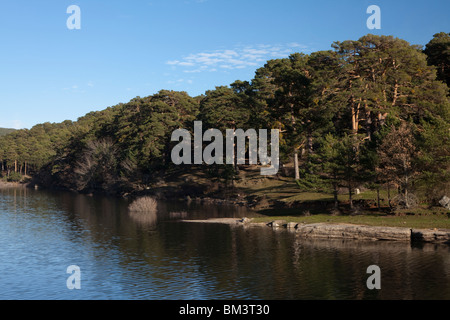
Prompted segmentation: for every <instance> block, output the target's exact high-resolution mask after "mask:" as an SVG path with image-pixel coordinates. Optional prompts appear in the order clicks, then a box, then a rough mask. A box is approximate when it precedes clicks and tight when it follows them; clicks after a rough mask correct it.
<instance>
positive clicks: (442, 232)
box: [182, 218, 450, 244]
mask: <svg viewBox="0 0 450 320" xmlns="http://www.w3.org/2000/svg"><path fill="white" fill-rule="evenodd" d="M182 221H184V222H195V223H219V224H228V225H230V226H246V227H256V226H260V227H264V226H265V227H267V226H269V227H271V228H273V229H279V228H287V229H288V230H289V231H291V232H295V233H296V235H297V236H298V237H299V238H310V239H335V240H336V239H347V240H370V241H403V242H412V241H418V242H429V243H446V244H450V230H449V229H410V228H398V227H376V226H365V225H355V224H327V223H313V224H302V223H295V222H288V223H287V222H286V221H285V220H274V221H272V222H269V223H267V224H266V223H262V222H260V223H256V222H253V221H252V219H249V218H242V219H239V220H237V219H235V218H216V219H207V220H182Z"/></svg>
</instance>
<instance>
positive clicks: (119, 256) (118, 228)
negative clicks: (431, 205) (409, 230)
mask: <svg viewBox="0 0 450 320" xmlns="http://www.w3.org/2000/svg"><path fill="white" fill-rule="evenodd" d="M127 205H128V202H127V201H125V200H123V199H115V198H108V197H99V196H94V197H89V196H84V195H77V194H72V193H65V192H47V191H35V190H28V189H5V190H0V299H3V300H5V299H31V300H33V299H44V300H49V299H89V300H92V299H120V300H128V299H138V300H144V299H152V300H153V299H155V300H163V299H176V300H184V299H189V300H191V299H192V300H194V299H196V300H223V299H227V300H228V299H239V300H241V299H242V300H244V299H252V300H260V299H263V300H294V299H445V300H447V299H450V247H449V246H447V245H430V244H427V245H421V246H418V245H413V246H412V245H411V244H407V243H396V242H362V241H328V240H324V241H323V240H321V241H317V240H301V239H297V238H296V236H295V234H294V233H291V232H289V231H287V230H277V231H274V230H271V229H270V228H243V227H230V226H227V225H214V224H197V223H183V222H179V221H177V220H178V219H180V218H191V219H202V218H206V217H243V216H249V213H248V212H245V210H244V209H237V208H230V207H226V206H200V205H195V204H191V205H189V206H188V205H187V204H176V203H160V207H159V214H158V216H157V217H149V216H148V215H147V216H143V215H130V214H129V213H128V212H127ZM70 265H77V266H79V267H80V270H81V289H80V290H69V289H68V288H67V286H66V280H67V279H68V277H69V276H70V274H68V273H66V271H67V267H68V266H70ZM370 265H378V266H379V267H380V268H381V290H369V289H367V286H366V281H367V278H368V277H369V276H370V275H369V274H367V273H366V270H367V267H368V266H370Z"/></svg>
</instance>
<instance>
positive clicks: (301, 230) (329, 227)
mask: <svg viewBox="0 0 450 320" xmlns="http://www.w3.org/2000/svg"><path fill="white" fill-rule="evenodd" d="M296 232H297V234H298V235H299V236H301V237H305V238H328V239H358V240H391V241H410V239H411V230H410V229H407V228H393V227H372V226H363V225H352V224H325V223H314V224H306V225H298V226H297V230H296Z"/></svg>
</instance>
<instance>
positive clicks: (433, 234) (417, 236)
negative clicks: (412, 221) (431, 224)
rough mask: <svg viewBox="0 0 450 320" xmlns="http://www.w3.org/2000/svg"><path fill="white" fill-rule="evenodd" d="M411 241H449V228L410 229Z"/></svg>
mask: <svg viewBox="0 0 450 320" xmlns="http://www.w3.org/2000/svg"><path fill="white" fill-rule="evenodd" d="M411 240H412V241H423V242H447V243H450V230H444V229H412V230H411Z"/></svg>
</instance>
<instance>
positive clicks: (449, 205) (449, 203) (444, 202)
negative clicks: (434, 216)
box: [439, 196, 450, 210]
mask: <svg viewBox="0 0 450 320" xmlns="http://www.w3.org/2000/svg"><path fill="white" fill-rule="evenodd" d="M439 204H440V205H441V206H443V207H444V208H446V209H448V210H450V198H449V197H447V196H444V197H443V198H442V199H441V201H439Z"/></svg>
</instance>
